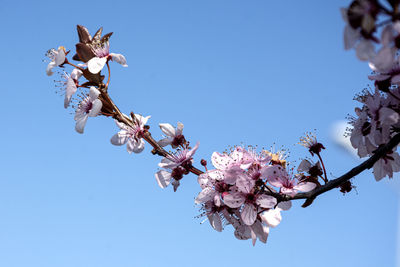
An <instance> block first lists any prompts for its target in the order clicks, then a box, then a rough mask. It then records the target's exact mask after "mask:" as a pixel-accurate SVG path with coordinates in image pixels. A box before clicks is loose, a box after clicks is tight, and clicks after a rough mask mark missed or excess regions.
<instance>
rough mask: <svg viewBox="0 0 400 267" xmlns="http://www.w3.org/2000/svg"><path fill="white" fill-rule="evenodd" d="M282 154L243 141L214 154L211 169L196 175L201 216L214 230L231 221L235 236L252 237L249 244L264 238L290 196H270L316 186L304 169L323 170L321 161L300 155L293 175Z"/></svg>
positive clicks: (263, 240) (308, 189)
mask: <svg viewBox="0 0 400 267" xmlns="http://www.w3.org/2000/svg"><path fill="white" fill-rule="evenodd" d="M282 155H283V154H282V153H276V154H273V153H270V152H267V151H263V152H262V153H257V152H256V150H255V149H254V148H249V149H245V148H244V147H241V146H238V147H236V148H235V149H234V150H233V151H231V152H230V153H222V154H221V153H218V152H214V153H213V154H212V156H211V160H212V164H213V166H214V167H215V169H213V170H208V171H207V172H205V173H204V174H201V175H199V177H198V182H199V184H200V187H201V188H202V191H201V192H200V193H199V194H198V196H197V198H196V200H195V202H196V203H197V204H201V205H202V210H203V215H205V216H207V218H208V220H209V222H210V224H211V226H212V227H213V228H214V229H215V230H216V231H222V230H223V227H224V225H228V224H231V225H232V226H233V227H234V229H235V232H234V234H235V237H236V238H238V239H242V240H244V239H250V238H251V239H252V241H253V245H254V244H255V242H256V240H257V238H258V239H259V240H260V241H261V242H263V243H265V242H266V241H267V237H268V234H269V228H270V227H275V226H277V225H278V224H279V223H280V221H281V214H280V212H281V211H282V210H288V209H289V208H290V207H291V202H290V201H282V202H278V200H277V199H276V198H275V197H274V196H273V195H274V194H277V193H281V194H286V195H290V196H294V195H296V194H297V192H299V191H301V192H308V191H310V190H312V189H314V188H315V187H316V186H317V183H315V179H313V178H311V175H309V176H306V175H305V174H304V172H310V169H315V168H317V169H319V171H321V168H320V167H319V166H320V165H319V163H317V164H312V163H311V162H310V161H308V160H303V161H302V163H301V164H300V166H299V168H298V171H299V173H298V174H293V173H292V171H291V170H290V169H288V167H287V163H286V161H285V160H284V159H283V157H282ZM311 172H312V171H311ZM320 174H322V172H318V174H317V175H320ZM317 179H318V178H317Z"/></svg>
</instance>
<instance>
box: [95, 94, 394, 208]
mask: <svg viewBox="0 0 400 267" xmlns="http://www.w3.org/2000/svg"><path fill="white" fill-rule="evenodd" d="M102 96H103V98H104V100H105V101H107V102H108V103H109V104H110V105H111V106H112V107H113V109H114V111H115V113H114V115H113V118H114V119H116V120H118V121H119V122H122V123H124V124H126V125H129V126H131V127H133V126H134V125H135V123H134V122H133V121H132V120H131V119H129V118H128V117H126V116H124V115H123V114H122V113H121V111H120V110H119V109H118V107H117V106H116V105H115V103H114V102H113V101H112V99H111V98H110V96H109V95H108V92H107V91H105V90H103V91H102ZM132 117H133V118H134V116H132ZM143 139H144V140H145V141H146V142H147V143H149V144H150V145H151V146H152V147H153V150H152V153H153V154H154V155H159V156H162V157H167V156H170V155H171V154H170V153H168V152H167V151H166V150H165V149H164V148H162V147H161V146H160V145H159V144H158V143H157V141H156V140H155V139H154V138H153V137H152V136H151V133H150V132H149V131H145V132H144V134H143ZM399 143H400V133H399V134H396V135H395V136H394V137H393V138H392V139H391V140H390V141H389V142H388V143H387V144H386V145H385V146H382V147H380V148H378V149H377V150H376V151H375V153H374V155H372V156H371V157H370V158H369V159H367V160H366V161H364V162H363V163H361V164H360V165H358V166H356V167H354V168H353V169H351V170H350V171H348V172H347V173H345V174H343V175H342V176H340V177H339V178H336V179H334V180H331V181H329V182H327V183H326V184H325V185H323V186H320V187H317V188H315V189H314V190H312V191H310V192H306V193H299V194H296V195H294V196H289V195H285V194H280V193H276V192H273V191H271V190H268V191H266V192H265V193H266V194H268V195H271V196H274V197H275V198H276V199H277V200H278V202H282V201H288V200H296V199H305V200H306V201H305V202H304V204H303V205H302V207H307V206H309V205H311V204H312V202H313V201H314V199H315V198H316V197H317V196H319V195H321V194H323V193H325V192H327V191H330V190H332V189H334V188H337V187H338V186H340V185H341V184H342V183H344V182H346V181H348V180H350V179H351V178H353V177H355V176H356V175H358V174H360V173H361V172H363V171H365V170H366V169H370V168H372V167H373V166H374V164H375V163H376V162H377V161H378V160H379V159H381V158H382V157H383V156H384V155H386V154H387V153H388V152H391V151H392V150H393V148H395V147H396V146H397V145H398V144H399ZM320 160H322V159H320ZM190 172H191V173H193V174H195V175H201V174H203V173H204V172H203V171H201V170H199V169H197V168H196V167H191V169H190ZM325 179H326V178H325ZM268 189H269V188H268Z"/></svg>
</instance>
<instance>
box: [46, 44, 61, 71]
mask: <svg viewBox="0 0 400 267" xmlns="http://www.w3.org/2000/svg"><path fill="white" fill-rule="evenodd" d="M46 56H47V57H48V58H50V60H51V61H50V63H49V64H48V65H47V68H46V73H47V75H48V76H50V75H52V74H53V71H52V70H53V68H55V67H57V66H60V65H61V64H63V63H64V62H65V48H64V47H63V46H60V47H59V48H58V49H57V50H55V49H54V48H52V49H50V50H49V51H47V54H46Z"/></svg>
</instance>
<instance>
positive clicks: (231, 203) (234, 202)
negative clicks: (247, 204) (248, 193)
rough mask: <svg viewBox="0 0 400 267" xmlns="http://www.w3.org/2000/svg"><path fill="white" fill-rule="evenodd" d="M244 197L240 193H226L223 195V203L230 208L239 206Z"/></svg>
mask: <svg viewBox="0 0 400 267" xmlns="http://www.w3.org/2000/svg"><path fill="white" fill-rule="evenodd" d="M244 200H245V199H244V197H243V196H242V195H241V194H236V193H233V194H228V195H225V196H224V203H225V205H227V206H228V207H230V208H239V207H240V206H242V204H243V203H244Z"/></svg>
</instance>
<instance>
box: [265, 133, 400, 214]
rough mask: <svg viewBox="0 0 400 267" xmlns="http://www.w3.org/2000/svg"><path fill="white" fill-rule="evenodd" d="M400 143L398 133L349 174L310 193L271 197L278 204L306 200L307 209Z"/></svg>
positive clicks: (370, 166)
mask: <svg viewBox="0 0 400 267" xmlns="http://www.w3.org/2000/svg"><path fill="white" fill-rule="evenodd" d="M399 143H400V133H398V134H396V135H395V136H394V137H392V139H390V141H389V142H388V143H387V144H386V145H384V146H382V147H380V148H378V149H377V150H376V151H375V153H374V155H372V156H371V157H370V158H369V159H367V160H366V161H364V162H363V163H361V164H360V165H358V166H356V167H354V168H353V169H351V170H350V171H348V172H347V173H345V174H343V175H342V176H340V177H339V178H336V179H334V180H331V181H329V182H328V183H326V184H325V185H323V186H321V187H317V188H315V189H314V190H312V191H310V192H306V193H299V194H296V195H295V196H293V197H291V196H288V195H283V194H279V193H274V194H270V195H272V196H274V197H276V199H277V200H278V202H281V201H288V200H295V199H306V201H305V202H304V204H303V206H302V207H307V206H309V205H311V203H312V202H313V201H314V199H315V198H316V197H317V196H319V195H321V194H323V193H325V192H327V191H329V190H332V189H334V188H337V187H338V186H339V185H341V184H342V183H344V182H346V181H348V180H350V179H351V178H353V177H354V176H356V175H358V174H360V173H361V172H363V171H365V170H366V169H370V168H372V167H373V166H374V164H375V163H376V162H377V161H378V160H379V159H381V158H382V157H383V156H384V155H386V154H387V153H390V152H391V151H392V150H393V149H394V148H395V147H396V146H397V145H398V144H399ZM267 194H268V193H267Z"/></svg>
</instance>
